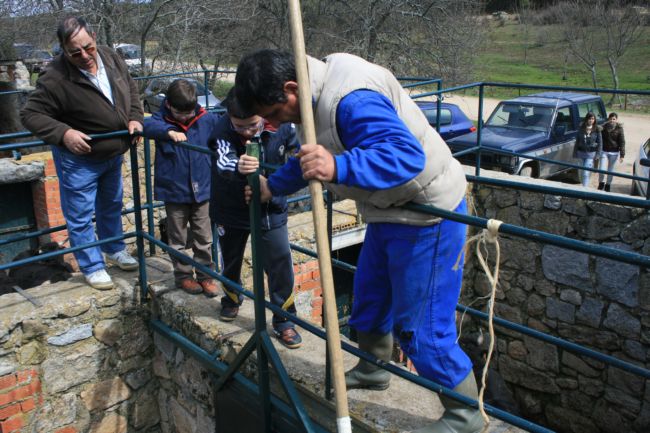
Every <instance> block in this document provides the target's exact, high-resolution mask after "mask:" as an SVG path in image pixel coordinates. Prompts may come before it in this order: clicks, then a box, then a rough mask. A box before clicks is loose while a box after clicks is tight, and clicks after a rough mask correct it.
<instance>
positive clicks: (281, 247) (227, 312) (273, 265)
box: [210, 89, 302, 349]
mask: <svg viewBox="0 0 650 433" xmlns="http://www.w3.org/2000/svg"><path fill="white" fill-rule="evenodd" d="M221 105H222V106H223V107H225V108H226V109H227V110H228V112H227V114H226V115H224V116H222V117H221V118H220V119H219V123H218V127H217V143H218V146H217V159H216V161H215V165H216V170H215V171H214V172H213V173H214V176H215V177H214V179H213V183H212V198H211V202H212V205H211V210H210V216H211V217H212V219H213V221H214V222H216V223H217V224H218V225H219V226H220V231H221V232H220V236H219V246H220V248H221V254H222V258H223V276H224V277H226V278H228V279H230V280H232V281H235V282H239V283H240V284H241V279H240V278H241V267H242V261H243V259H244V250H245V248H246V243H247V242H248V236H249V234H250V224H249V220H250V218H249V209H248V205H247V204H246V201H245V198H244V187H245V186H246V185H247V179H246V175H248V174H251V173H254V172H255V171H256V170H257V168H258V167H259V161H258V160H257V159H256V158H254V157H252V156H248V155H246V145H247V144H248V143H249V141H250V140H251V139H252V138H253V137H255V136H257V135H259V137H260V141H261V143H260V159H261V161H262V162H265V163H269V164H276V165H279V164H284V162H285V161H286V159H287V155H289V154H290V153H291V152H292V151H294V150H297V149H298V147H299V145H298V140H297V139H296V133H295V128H294V126H293V125H292V124H285V125H282V126H280V127H278V128H277V129H276V128H273V127H272V126H271V125H269V124H268V123H266V122H265V121H264V119H263V118H261V117H260V116H250V115H246V114H245V113H244V112H243V110H242V109H241V108H240V107H239V104H238V103H237V101H236V99H235V97H234V91H233V90H232V89H231V91H230V92H229V93H228V96H227V97H226V99H225V100H224V101H223V102H222V103H221ZM260 224H261V227H262V246H261V248H260V249H259V250H260V252H261V254H262V260H263V262H264V263H263V264H264V272H265V273H266V275H267V277H268V283H269V297H270V299H271V302H272V303H273V304H275V305H277V306H280V307H283V308H285V309H286V311H288V312H290V313H292V314H296V307H295V305H294V304H293V301H289V302H287V300H288V299H289V298H290V297H291V294H292V292H293V283H294V279H293V261H292V258H291V249H290V248H289V235H288V230H287V200H286V197H283V196H278V197H274V198H273V200H271V201H269V202H267V203H264V204H262V206H261V220H260ZM224 292H225V295H226V296H224V297H223V298H221V313H220V318H221V320H224V321H232V320H235V318H236V317H237V314H238V312H239V306H240V305H241V303H242V301H243V297H242V296H241V295H239V296H238V295H237V294H236V293H234V292H231V291H229V290H227V289H226V288H225V287H224ZM285 304H287V305H285ZM273 330H274V332H275V335H276V337H277V338H278V339H279V340H280V342H281V343H282V344H284V345H285V346H286V347H288V348H290V349H295V348H298V347H300V345H301V344H302V338H301V337H300V334H298V332H297V331H296V330H295V327H294V324H293V323H291V322H289V321H287V320H286V319H285V318H283V317H282V316H279V315H276V314H274V315H273Z"/></svg>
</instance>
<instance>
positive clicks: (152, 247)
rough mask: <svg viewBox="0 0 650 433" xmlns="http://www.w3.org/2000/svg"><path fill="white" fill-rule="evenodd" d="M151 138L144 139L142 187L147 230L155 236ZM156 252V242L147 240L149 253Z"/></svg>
mask: <svg viewBox="0 0 650 433" xmlns="http://www.w3.org/2000/svg"><path fill="white" fill-rule="evenodd" d="M150 146H151V140H149V138H147V137H145V139H144V176H145V178H144V187H145V193H146V197H147V231H148V232H149V234H150V235H151V236H152V237H155V227H154V222H153V191H152V187H151V147H150ZM155 254H156V244H154V243H152V242H149V255H150V256H153V255H155Z"/></svg>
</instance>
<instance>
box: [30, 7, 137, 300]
mask: <svg viewBox="0 0 650 433" xmlns="http://www.w3.org/2000/svg"><path fill="white" fill-rule="evenodd" d="M56 34H57V37H58V39H59V44H60V45H61V48H62V52H61V53H60V54H59V55H58V56H57V57H56V58H55V59H54V61H53V62H52V63H51V64H50V65H49V66H48V68H46V69H45V70H44V71H43V72H42V73H41V75H40V76H39V78H38V81H37V82H36V90H35V91H34V92H32V93H31V94H30V95H29V98H28V100H27V103H26V104H25V107H24V108H23V109H22V110H21V113H20V116H21V121H22V124H23V126H25V128H27V129H28V130H30V131H31V132H32V133H33V134H34V135H36V136H37V137H38V138H40V139H41V140H43V141H45V142H46V143H48V144H50V145H51V148H52V156H53V157H54V165H55V167H56V172H57V176H58V177H59V185H60V194H61V208H62V211H63V216H64V217H65V220H66V223H67V229H68V235H69V236H70V245H71V246H73V247H74V246H77V245H82V244H87V243H90V242H94V241H96V237H95V225H93V221H92V219H93V216H95V219H96V222H97V227H96V229H97V237H98V238H99V239H100V240H102V239H106V238H112V237H119V236H121V235H122V233H123V229H122V215H121V211H122V159H123V158H122V155H123V154H124V152H126V151H127V150H128V149H129V146H130V145H132V144H136V143H137V142H138V140H139V137H134V136H133V135H134V134H135V133H139V132H142V121H143V117H144V114H143V111H142V106H141V104H140V98H139V94H138V88H137V86H136V84H135V82H134V81H133V79H132V78H131V76H130V75H129V71H128V68H127V66H126V64H125V63H124V60H122V59H121V58H120V56H119V55H117V53H115V52H114V51H113V50H112V49H110V48H108V47H104V46H99V47H98V46H97V41H96V35H95V32H93V31H92V30H91V29H90V27H89V25H88V24H87V23H86V21H85V20H84V19H83V18H81V17H68V18H65V19H64V20H63V21H61V23H60V24H59V26H58V29H57V32H56ZM124 129H126V130H128V132H129V134H130V136H119V137H111V138H104V139H91V138H90V137H89V134H100V133H106V132H115V131H120V130H124ZM102 252H103V253H104V254H105V255H106V261H107V262H108V263H112V264H115V265H117V266H119V267H120V268H121V269H124V270H135V269H137V268H138V262H137V261H136V260H135V259H134V258H133V257H131V255H130V254H129V253H128V252H127V251H126V246H125V243H124V240H122V239H120V240H116V241H112V242H109V243H106V244H103V245H101V246H99V247H97V246H96V247H89V248H85V249H83V250H79V251H76V252H75V253H74V255H75V258H76V259H77V263H78V264H79V268H80V270H81V272H82V273H83V274H84V276H85V278H86V281H87V282H88V284H90V285H91V286H92V287H93V288H95V289H98V290H107V289H111V288H113V281H112V279H111V277H110V275H108V273H107V272H106V269H105V268H106V265H105V262H104V258H103V257H102Z"/></svg>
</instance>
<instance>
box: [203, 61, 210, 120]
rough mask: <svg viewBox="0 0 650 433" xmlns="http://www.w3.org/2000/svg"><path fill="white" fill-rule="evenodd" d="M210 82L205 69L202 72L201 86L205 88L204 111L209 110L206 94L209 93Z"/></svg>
mask: <svg viewBox="0 0 650 433" xmlns="http://www.w3.org/2000/svg"><path fill="white" fill-rule="evenodd" d="M209 82H210V79H209V76H208V71H207V69H206V70H204V71H203V86H204V87H205V109H206V110H209V109H210V100H209V99H208V94H209V93H210V87H208V83H209Z"/></svg>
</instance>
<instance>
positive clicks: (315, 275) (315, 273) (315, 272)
mask: <svg viewBox="0 0 650 433" xmlns="http://www.w3.org/2000/svg"><path fill="white" fill-rule="evenodd" d="M311 277H312V278H313V279H314V280H320V269H314V270H313V271H312V272H311Z"/></svg>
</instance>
